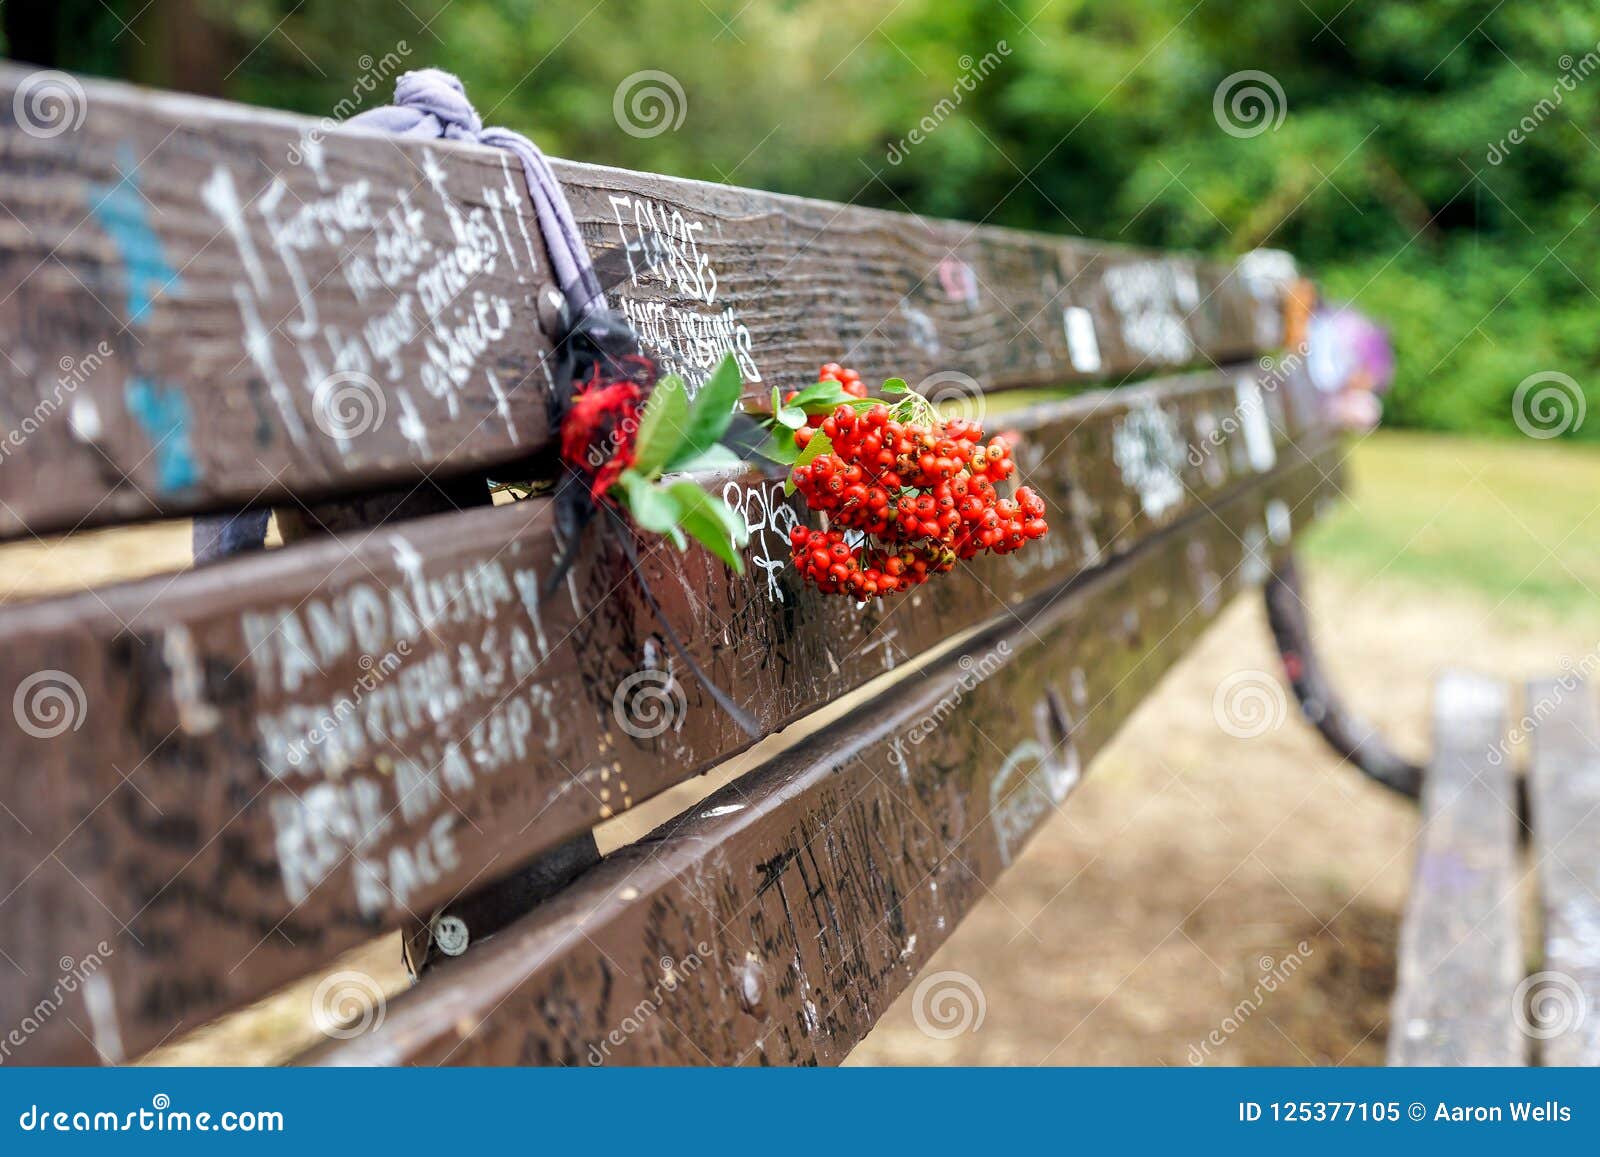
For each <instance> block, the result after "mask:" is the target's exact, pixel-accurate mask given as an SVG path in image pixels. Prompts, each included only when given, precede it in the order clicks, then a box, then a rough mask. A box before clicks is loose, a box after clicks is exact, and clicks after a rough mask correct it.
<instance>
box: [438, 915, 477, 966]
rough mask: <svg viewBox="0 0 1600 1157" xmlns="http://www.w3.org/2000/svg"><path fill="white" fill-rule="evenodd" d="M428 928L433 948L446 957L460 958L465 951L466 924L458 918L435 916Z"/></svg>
mask: <svg viewBox="0 0 1600 1157" xmlns="http://www.w3.org/2000/svg"><path fill="white" fill-rule="evenodd" d="M429 928H430V931H432V933H433V943H434V946H435V947H437V948H438V949H439V951H440V952H443V953H444V954H445V955H446V956H460V955H461V954H462V953H463V952H465V951H466V950H467V941H468V940H469V939H470V938H469V937H468V935H467V922H466V921H465V920H463V919H462V918H461V917H460V916H435V917H434V918H433V923H432V924H431V925H430V926H429Z"/></svg>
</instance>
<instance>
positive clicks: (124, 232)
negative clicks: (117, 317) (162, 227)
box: [89, 145, 179, 325]
mask: <svg viewBox="0 0 1600 1157" xmlns="http://www.w3.org/2000/svg"><path fill="white" fill-rule="evenodd" d="M117 167H118V168H119V169H121V170H122V172H123V174H124V176H123V178H122V179H121V180H120V181H118V182H117V183H116V184H114V185H91V186H90V187H89V195H90V197H91V198H92V200H93V204H94V216H95V219H96V220H97V221H99V222H100V226H101V228H103V229H104V230H105V231H106V233H107V234H108V235H109V236H110V238H111V240H112V242H113V243H114V244H115V245H116V247H117V252H118V253H119V254H121V256H122V264H123V267H124V270H125V272H126V274H127V280H128V324H129V325H139V324H140V323H142V322H143V321H144V318H145V314H147V313H148V312H149V311H150V306H151V304H152V303H153V302H154V301H155V299H156V298H157V297H159V296H160V295H161V294H162V293H172V294H174V295H176V293H177V291H178V289H179V282H178V271H177V270H175V269H173V268H172V266H171V265H170V264H169V263H168V262H167V257H166V254H165V253H164V252H163V251H162V249H161V238H159V237H157V236H156V232H155V230H154V229H152V228H150V221H149V218H148V217H147V216H146V213H145V211H146V209H147V207H148V206H147V205H146V203H145V199H144V197H143V196H142V195H141V194H140V192H139V171H138V170H139V162H138V158H137V157H135V156H134V153H133V150H132V149H131V148H129V147H128V146H127V145H123V146H122V148H121V149H119V150H118V152H117Z"/></svg>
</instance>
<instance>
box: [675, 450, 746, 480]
mask: <svg viewBox="0 0 1600 1157" xmlns="http://www.w3.org/2000/svg"><path fill="white" fill-rule="evenodd" d="M743 465H744V459H743V458H741V457H739V455H737V454H735V453H734V452H733V451H732V450H730V449H728V448H727V447H726V446H723V445H720V444H718V445H715V446H708V447H706V448H705V449H704V450H702V451H701V452H700V453H698V454H696V455H695V456H694V457H693V458H690V459H688V460H687V461H684V462H678V463H675V464H674V465H673V467H672V469H673V470H674V471H676V472H677V473H680V474H697V473H701V472H703V471H710V470H732V469H733V468H734V467H736V466H743Z"/></svg>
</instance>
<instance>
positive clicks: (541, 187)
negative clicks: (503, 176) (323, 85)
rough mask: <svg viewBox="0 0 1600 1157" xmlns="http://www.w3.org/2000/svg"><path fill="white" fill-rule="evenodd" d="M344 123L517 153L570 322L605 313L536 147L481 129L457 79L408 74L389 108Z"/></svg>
mask: <svg viewBox="0 0 1600 1157" xmlns="http://www.w3.org/2000/svg"><path fill="white" fill-rule="evenodd" d="M347 123H349V124H353V125H361V126H363V127H366V128H375V129H381V130H383V131H384V132H388V133H393V134H395V135H396V136H402V137H424V138H429V139H437V138H440V137H443V138H445V139H446V140H452V141H477V142H478V143H480V144H485V145H489V146H491V147H493V148H497V149H506V150H508V151H509V152H512V153H515V154H516V156H517V159H518V160H519V161H521V162H522V174H523V177H524V178H525V179H526V180H527V182H528V195H529V196H530V197H532V198H533V207H534V211H535V212H536V213H538V215H539V229H540V232H542V233H543V234H544V243H545V246H546V248H548V249H549V251H550V263H551V265H552V267H553V268H554V272H555V280H556V285H557V286H558V287H559V288H560V290H561V292H562V293H564V294H566V296H567V304H568V306H569V307H570V308H571V310H572V311H573V316H575V317H576V316H581V315H582V314H585V313H587V312H589V311H590V310H591V309H595V308H600V309H604V308H605V296H604V294H602V293H601V291H600V279H599V278H598V277H596V276H595V272H594V264H593V263H592V262H591V261H590V260H589V251H588V250H587V249H586V248H585V247H584V244H583V238H582V236H581V235H580V234H579V233H578V223H577V221H576V220H575V219H574V218H573V216H572V207H571V206H570V205H568V204H567V196H566V194H565V193H563V192H562V191H561V182H560V181H558V180H556V175H555V173H554V172H552V171H551V169H550V162H549V161H547V160H545V156H544V154H543V153H541V152H540V151H539V149H538V146H536V145H535V144H534V143H533V142H532V141H530V140H529V139H528V138H527V137H525V136H523V135H522V134H521V133H516V132H512V131H511V130H510V129H499V128H489V129H486V128H484V127H483V118H482V117H480V116H479V115H478V110H477V109H475V108H473V107H472V102H471V101H470V100H468V99H467V90H466V88H465V87H464V86H463V85H462V83H461V81H460V80H459V79H458V78H457V77H455V76H453V75H452V74H450V73H448V72H445V71H444V70H443V69H440V68H421V69H418V70H417V71H415V72H407V73H405V74H403V75H402V76H401V77H400V79H399V80H398V81H396V82H395V86H394V103H393V104H391V105H385V106H384V107H382V108H375V109H370V110H368V111H367V112H364V113H359V114H357V115H356V116H353V117H351V118H350V120H349V121H348V122H347Z"/></svg>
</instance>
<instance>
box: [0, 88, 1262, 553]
mask: <svg viewBox="0 0 1600 1157" xmlns="http://www.w3.org/2000/svg"><path fill="white" fill-rule="evenodd" d="M29 76H30V73H29V72H28V71H27V70H25V69H22V68H18V67H15V66H0V171H3V173H4V177H3V180H4V184H3V185H0V202H4V204H5V206H6V210H7V211H6V213H4V214H0V270H3V273H0V286H3V287H4V289H3V291H0V335H3V336H4V340H5V342H6V346H7V354H8V356H7V358H5V359H0V537H5V536H11V535H16V534H19V533H22V532H23V531H25V530H31V531H33V532H34V533H44V532H46V531H52V530H61V529H70V528H73V527H77V526H81V525H91V524H97V523H105V522H111V521H116V520H121V519H132V518H141V517H150V516H152V515H156V514H171V513H184V512H192V511H198V510H203V509H210V508H226V507H237V506H240V505H244V504H248V503H266V502H272V501H274V500H278V499H281V498H282V497H283V496H284V495H285V494H287V493H290V492H296V493H299V494H300V495H301V496H302V497H313V496H320V495H327V494H330V493H334V492H344V491H350V490H354V489H359V488H369V487H371V488H377V487H381V486H383V485H384V484H386V483H387V484H390V485H393V484H394V483H396V482H397V481H399V480H402V479H406V478H410V477H415V476H417V475H418V474H420V473H421V472H423V471H425V470H442V471H445V472H464V471H471V470H474V469H478V470H481V469H483V468H485V467H489V466H492V465H498V464H504V463H509V462H514V461H518V460H522V459H525V458H527V457H528V456H529V455H530V454H533V453H535V452H536V451H538V450H540V449H541V448H542V447H544V446H545V444H546V442H547V431H546V429H545V423H546V416H545V405H544V398H543V390H544V389H545V387H546V383H547V371H546V369H545V365H544V357H545V355H546V353H547V352H548V349H549V345H548V340H547V338H546V337H545V335H544V333H543V332H542V331H541V329H540V326H539V297H540V294H541V292H542V291H543V290H544V289H545V288H546V287H547V285H548V279H549V273H548V263H547V260H546V255H545V253H544V251H543V248H542V245H541V242H540V240H539V237H538V230H537V228H536V225H535V222H534V218H533V215H532V210H531V207H530V204H529V202H528V199H527V195H526V191H525V190H524V188H523V187H522V178H521V176H520V174H519V173H518V172H517V171H516V169H515V162H514V161H513V160H511V159H510V157H509V156H508V155H507V154H504V153H503V152H499V151H496V150H493V149H489V148H486V147H482V146H477V145H466V144H457V143H448V142H438V143H422V142H417V141H404V142H401V141H396V140H394V139H392V138H388V137H383V136H379V135H377V134H374V133H372V132H369V131H366V130H361V129H351V128H339V127H334V128H329V127H327V126H326V125H324V124H322V123H321V122H318V121H315V120H312V119H309V118H305V117H299V116H291V115H288V114H283V113H276V112H270V111H266V110H258V109H249V108H243V107H240V106H237V105H229V104H225V103H220V102H215V101H206V100H200V99H196V98H189V97H180V96H175V95H171V94H162V93H154V92H148V91H141V90H137V89H133V88H130V87H127V86H123V85H117V84H108V83H103V82H98V81H84V82H82V95H81V98H79V97H77V96H75V95H74V94H72V93H70V92H69V93H68V99H69V108H68V110H67V113H68V116H67V120H66V121H65V123H64V125H63V127H62V130H61V131H59V132H54V133H49V134H44V133H38V132H29V131H28V126H27V125H26V124H25V123H23V122H21V121H19V119H18V118H19V116H21V115H22V114H21V113H19V111H18V110H19V109H25V108H26V106H27V102H26V101H23V102H20V103H19V102H15V101H14V100H13V97H14V96H15V95H16V94H17V92H18V91H19V88H21V87H22V86H24V85H26V84H27V83H28V77H29ZM79 113H81V117H80V116H79V115H78V114H79ZM557 171H558V173H559V174H560V176H561V178H562V180H563V182H564V184H565V185H566V187H567V191H568V194H569V197H570V199H571V201H572V204H573V208H574V211H575V213H576V215H577V217H578V219H579V223H580V225H581V227H582V230H583V234H584V237H585V240H586V241H587V242H588V243H589V245H590V248H591V250H592V251H593V252H594V253H595V255H596V262H597V265H599V266H601V267H602V268H603V269H606V270H612V271H615V276H616V277H619V278H620V279H621V282H620V284H619V285H617V286H616V289H615V293H614V294H613V302H614V304H617V305H618V306H619V307H620V308H622V309H624V310H625V311H626V312H627V313H628V314H629V315H630V317H632V318H633V319H634V320H635V322H636V325H637V327H638V329H639V331H640V333H641V336H642V338H643V341H644V345H645V347H646V349H647V351H648V352H650V353H652V354H653V355H655V356H656V357H658V358H659V359H660V360H661V361H662V362H663V363H664V364H665V365H666V366H667V367H669V368H672V369H678V370H682V371H683V372H684V373H685V374H686V375H687V376H688V377H689V378H690V379H691V381H698V380H700V379H701V378H702V377H703V375H704V374H705V373H706V372H707V371H708V370H709V369H710V368H711V366H712V365H713V364H714V363H715V362H716V361H717V360H718V359H719V358H720V357H721V356H722V355H723V354H724V353H726V352H730V351H731V352H733V353H735V354H736V355H737V356H738V357H739V360H740V363H741V366H742V368H743V370H744V373H745V376H746V378H747V379H748V381H749V383H750V385H751V393H750V396H751V398H752V399H754V400H755V401H756V402H757V403H760V402H762V401H763V400H764V399H765V396H766V395H768V394H769V393H770V387H771V386H772V385H774V384H776V385H781V386H784V387H789V386H793V385H797V384H800V383H802V382H805V381H809V380H810V379H811V378H812V376H814V374H815V370H816V366H817V365H818V364H819V363H820V362H823V361H831V360H841V359H848V360H849V361H850V362H851V363H852V364H854V365H856V366H857V367H858V368H859V369H861V370H862V372H863V373H864V374H866V375H868V376H869V378H879V379H881V378H882V377H884V376H889V375H899V376H903V377H905V378H906V379H907V380H909V381H911V382H913V383H918V382H924V381H925V383H926V384H925V388H926V390H927V391H928V392H930V393H934V394H945V393H950V392H957V393H961V392H965V391H967V390H970V389H973V388H976V385H975V384H976V383H981V384H982V386H983V388H986V389H997V388H1001V387H1005V386H1015V385H1029V384H1055V383H1059V382H1064V381H1071V380H1085V379H1096V378H1114V377H1118V376H1121V375H1124V374H1128V373H1134V372H1139V371H1151V370H1157V369H1160V368H1163V367H1171V366H1175V365H1185V364H1191V363H1196V364H1205V363H1207V362H1213V363H1217V362H1223V361H1227V360H1229V359H1237V358H1241V357H1248V356H1250V355H1252V354H1254V353H1256V352H1258V351H1262V350H1266V349H1271V348H1274V347H1275V346H1276V345H1277V343H1278V341H1279V338H1280V330H1281V316H1280V315H1281V309H1280V304H1281V300H1280V299H1281V292H1282V290H1283V287H1284V285H1285V284H1286V282H1287V280H1288V277H1289V276H1290V275H1291V274H1292V262H1289V261H1288V260H1287V258H1286V257H1284V256H1283V255H1281V254H1264V255H1257V256H1256V257H1254V258H1251V259H1248V260H1247V261H1246V262H1242V263H1240V264H1239V265H1237V266H1235V265H1226V264H1218V263H1215V262H1208V261H1201V260H1199V259H1197V258H1194V257H1190V256H1182V255H1161V254H1156V253H1152V252H1147V251H1137V250H1132V249H1126V248H1122V247H1115V246H1107V245H1101V244H1095V243H1087V242H1083V241H1078V240H1073V239H1067V238H1060V237H1050V236H1045V235H1042V234H1031V233H1021V232H1015V231H1010V230H1002V229H995V228H989V227H980V226H972V225H967V224H963V223H958V222H949V221H928V220H925V219H922V218H916V217H911V216H907V215H901V214H893V213H886V212H880V211H875V210H868V209H859V208H853V207H849V206H842V205H834V204H828V203H824V202H819V201H810V200H805V199H802V198H796V197H788V196H779V195H775V194H769V193H760V192H753V191H749V190H743V189H735V188H729V187H724V186H719V185H709V184H704V183H700V182H694V181H682V180H676V179H672V178H667V177H660V176H655V175H651V174H641V173H629V172H624V171H620V170H614V169H605V168H599V167H595V166H590V165H579V164H572V163H565V162H558V163H557ZM519 469H528V467H526V466H523V467H519Z"/></svg>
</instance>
